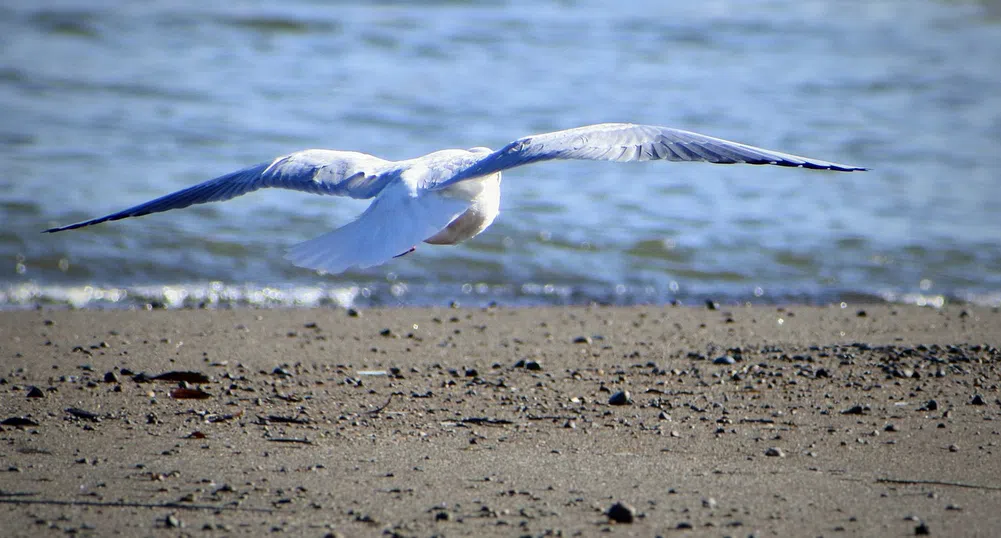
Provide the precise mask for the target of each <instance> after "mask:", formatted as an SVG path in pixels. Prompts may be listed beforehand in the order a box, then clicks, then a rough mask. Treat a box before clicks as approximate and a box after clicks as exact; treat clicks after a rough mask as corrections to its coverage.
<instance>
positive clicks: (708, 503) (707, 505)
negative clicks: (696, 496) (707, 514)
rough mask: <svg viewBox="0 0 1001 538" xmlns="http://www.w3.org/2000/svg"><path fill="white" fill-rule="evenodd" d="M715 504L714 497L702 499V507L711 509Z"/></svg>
mask: <svg viewBox="0 0 1001 538" xmlns="http://www.w3.org/2000/svg"><path fill="white" fill-rule="evenodd" d="M716 504H717V503H716V499H713V498H712V497H706V498H705V499H702V507H703V508H708V509H710V510H712V509H713V508H716Z"/></svg>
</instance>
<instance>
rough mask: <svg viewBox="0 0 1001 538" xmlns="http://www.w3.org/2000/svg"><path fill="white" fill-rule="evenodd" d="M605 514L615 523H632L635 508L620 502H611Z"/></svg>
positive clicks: (634, 516)
mask: <svg viewBox="0 0 1001 538" xmlns="http://www.w3.org/2000/svg"><path fill="white" fill-rule="evenodd" d="M605 514H606V515H607V516H608V519H611V520H612V521H615V522H616V523H632V522H633V521H634V520H635V519H636V509H635V508H633V507H632V506H629V505H628V504H626V503H622V502H617V503H615V504H613V505H612V506H611V507H609V508H608V511H607V512H605Z"/></svg>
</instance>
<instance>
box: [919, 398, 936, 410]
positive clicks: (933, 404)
mask: <svg viewBox="0 0 1001 538" xmlns="http://www.w3.org/2000/svg"><path fill="white" fill-rule="evenodd" d="M936 410H938V402H937V401H935V400H928V401H927V402H925V404H924V405H922V406H921V407H919V408H918V411H936Z"/></svg>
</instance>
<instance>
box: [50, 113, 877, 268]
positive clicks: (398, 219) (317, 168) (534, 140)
mask: <svg viewBox="0 0 1001 538" xmlns="http://www.w3.org/2000/svg"><path fill="white" fill-rule="evenodd" d="M558 159H563V160H566V159H576V160H589V161H619V162H625V161H658V160H666V161H703V162H710V163H716V164H736V163H745V164H771V165H776V166H788V167H800V168H809V169H814V170H836V171H840V172H853V171H863V170H866V168H862V167H858V166H846V165H842V164H836V163H832V162H826V161H820V160H817V159H811V158H807V157H799V156H796V155H790V154H788V153H779V152H777V151H771V150H767V149H762V148H758V147H754V146H748V145H745V144H739V143H737V142H730V141H728V140H723V139H720V138H713V137H711V136H706V135H702V134H698V133H693V132H690V131H683V130H680V129H672V128H669V127H658V126H654V125H635V124H629V123H602V124H597V125H587V126H584V127H577V128H575V129H567V130H563V131H556V132H552V133H545V134H538V135H532V136H527V137H524V138H519V139H518V140H515V141H514V142H511V143H510V144H508V145H506V146H504V147H503V148H501V149H500V150H498V151H491V150H490V149H488V148H484V147H476V148H471V149H469V150H461V149H446V150H441V151H436V152H434V153H429V154H427V155H424V156H423V157H417V158H415V159H408V160H403V161H387V160H384V159H380V158H378V157H374V156H372V155H368V154H365V153H358V152H354V151H334V150H325V149H308V150H304V151H298V152H295V153H291V154H289V155H285V156H282V157H278V158H277V159H275V160H274V161H271V162H267V163H261V164H258V165H256V166H251V167H249V168H244V169H243V170H238V171H236V172H232V173H230V174H226V175H224V176H221V177H218V178H216V179H212V180H209V181H206V182H204V183H200V184H198V185H194V186H192V187H188V188H186V189H183V190H180V191H177V192H175V193H172V194H168V195H166V196H162V197H160V198H157V199H155V200H152V201H149V202H146V203H144V204H139V205H137V206H135V207H130V208H128V209H125V210H122V211H119V212H117V213H112V214H110V215H107V216H104V217H100V218H96V219H91V220H87V221H83V222H78V223H76V224H70V225H67V226H60V227H57V228H50V229H48V230H45V232H47V233H52V232H61V231H64V230H73V229H76V228H82V227H84V226H90V225H92V224H99V223H101V222H105V221H110V220H120V219H124V218H129V217H140V216H142V215H148V214H150V213H159V212H162V211H169V210H171V209H181V208H184V207H188V206H190V205H194V204H204V203H207V202H221V201H224V200H229V199H232V198H236V197H237V196H241V195H244V194H247V193H248V192H252V191H256V190H258V189H263V188H280V189H291V190H296V191H303V192H308V193H313V194H328V195H335V196H348V197H351V198H359V199H371V200H372V202H371V204H370V205H369V206H368V208H367V209H366V210H365V211H364V212H362V214H361V215H359V216H358V218H356V219H355V220H353V221H351V222H349V223H348V224H345V225H344V226H341V227H340V228H337V229H335V230H333V231H330V232H327V233H326V234H323V235H321V236H319V237H316V238H314V239H311V240H309V241H306V242H303V243H300V244H298V245H295V246H292V247H291V248H289V249H288V251H287V252H286V255H285V258H286V259H287V260H289V261H290V262H291V263H293V264H294V265H297V266H300V267H304V268H309V269H314V270H322V271H326V272H328V273H341V272H343V271H346V270H347V269H348V268H350V267H362V268H363V267H371V266H375V265H379V264H382V263H385V262H387V261H389V260H390V259H392V258H394V257H398V256H402V255H404V254H407V253H409V252H412V251H413V250H414V249H415V248H416V246H417V245H418V244H420V243H421V242H424V243H429V244H432V245H454V244H457V243H461V242H462V241H465V240H467V239H471V238H473V237H475V236H477V235H479V234H480V233H481V232H483V231H484V230H486V229H487V227H489V226H490V224H491V223H493V221H494V219H495V218H497V214H498V213H499V211H500V181H501V172H503V171H505V170H508V169H510V168H515V167H518V166H523V165H526V164H532V163H537V162H542V161H550V160H558Z"/></svg>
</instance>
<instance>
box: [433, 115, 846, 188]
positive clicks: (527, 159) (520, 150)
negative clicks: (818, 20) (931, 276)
mask: <svg viewBox="0 0 1001 538" xmlns="http://www.w3.org/2000/svg"><path fill="white" fill-rule="evenodd" d="M477 158H478V161H475V162H473V163H472V164H471V165H470V166H468V167H467V168H465V169H462V170H460V171H458V172H457V173H456V174H455V175H453V176H452V177H450V178H448V179H446V180H444V181H442V182H439V183H437V184H436V185H434V186H433V188H435V189H444V188H446V187H448V186H449V185H452V184H454V183H456V182H459V181H462V180H465V179H470V178H474V177H481V176H485V175H489V174H493V173H496V172H501V171H503V170H506V169H508V168H514V167H516V166H524V165H526V164H532V163H536V162H541V161H551V160H568V159H572V160H585V161H619V162H625V161H661V160H663V161H703V162H710V163H715V164H739V163H743V164H771V165H776V166H792V167H802V168H811V169H816V170H836V171H839V172H852V171H862V170H865V168H862V167H859V166H848V165H844V164H837V163H832V162H827V161H822V160H819V159H812V158H809V157H800V156H798V155H792V154H789V153H781V152H778V151H773V150H770V149H764V148H759V147H755V146H749V145H747V144H741V143H738V142H731V141H729V140H723V139H722V138H715V137H712V136H707V135H703V134H699V133H693V132H691V131H683V130H681V129H673V128H671V127H660V126H657V125H637V124H631V123H600V124H597V125H586V126H584V127H577V128H575V129H566V130H563V131H556V132H552V133H544V134H538V135H533V136H526V137H524V138H520V139H518V140H515V141H514V142H511V143H510V144H508V145H507V146H505V147H503V148H501V149H500V150H498V151H495V152H493V153H490V154H488V155H484V156H477Z"/></svg>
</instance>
